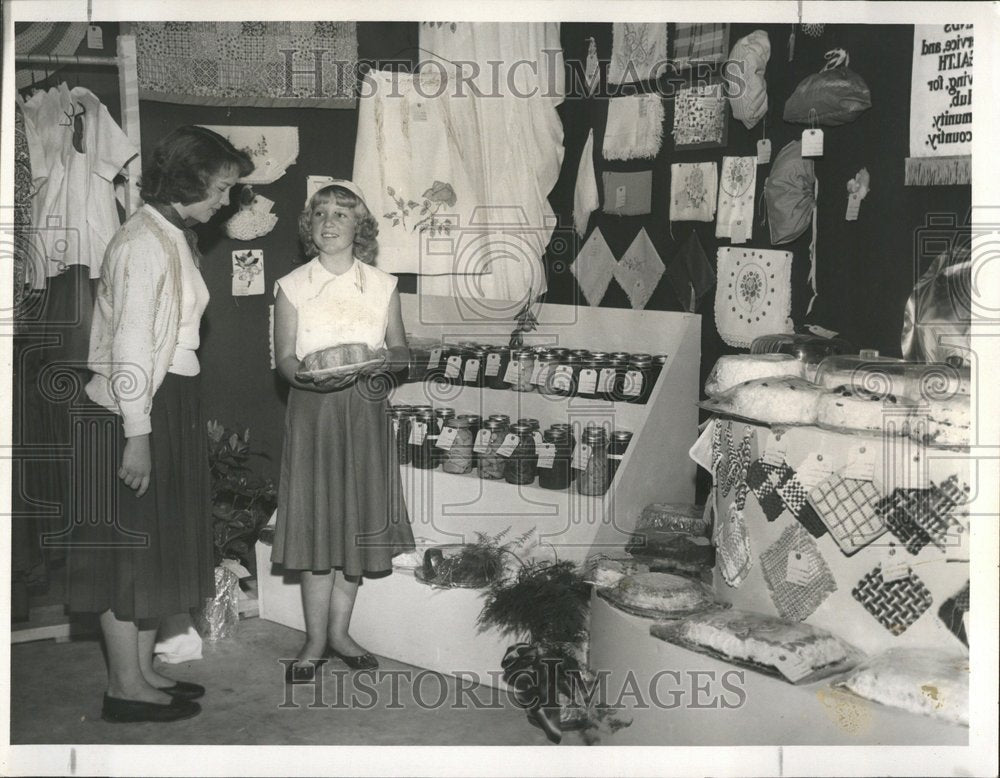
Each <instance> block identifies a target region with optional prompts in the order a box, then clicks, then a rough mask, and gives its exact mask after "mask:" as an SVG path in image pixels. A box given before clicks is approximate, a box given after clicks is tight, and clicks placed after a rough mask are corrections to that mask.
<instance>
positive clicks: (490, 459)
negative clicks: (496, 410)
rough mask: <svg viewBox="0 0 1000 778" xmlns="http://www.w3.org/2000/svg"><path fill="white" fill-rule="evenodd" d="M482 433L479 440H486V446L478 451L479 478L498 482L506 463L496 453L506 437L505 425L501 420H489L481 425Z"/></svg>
mask: <svg viewBox="0 0 1000 778" xmlns="http://www.w3.org/2000/svg"><path fill="white" fill-rule="evenodd" d="M483 430H484V433H487V432H488V433H489V437H488V439H487V436H486V435H485V434H481V435H480V440H483V439H486V441H485V442H486V445H485V446H483V447H481V448H480V450H479V452H478V453H479V477H480V478H486V479H488V480H491V481H498V480H500V479H502V478H503V476H504V467H505V466H506V464H507V463H506V461H505V460H504V458H503V457H502V456H500V455H499V454H498V453H497V451H498V450H499V448H500V446H502V445H503V441H504V438H505V437H507V425H506V424H505V423H504V421H503V420H502V419H494V418H490V419H487V420H486V423H485V424H484V425H483Z"/></svg>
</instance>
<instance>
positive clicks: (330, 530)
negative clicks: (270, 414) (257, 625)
mask: <svg viewBox="0 0 1000 778" xmlns="http://www.w3.org/2000/svg"><path fill="white" fill-rule="evenodd" d="M367 386H368V385H367V384H366V383H365V382H363V381H362V382H358V383H355V384H354V385H352V386H350V387H348V388H345V389H342V390H340V391H335V392H329V393H319V392H308V391H302V390H299V389H294V388H293V389H291V390H290V392H289V395H288V411H287V413H286V415H285V440H284V445H283V448H282V455H281V485H280V488H279V490H278V517H277V522H276V527H275V536H274V545H273V548H272V550H271V560H272V561H273V562H276V563H278V564H281V565H283V566H284V567H286V568H288V569H292V570H314V571H326V570H330V569H339V570H342V571H343V573H344V574H345V575H347V576H353V577H358V576H362V575H364V574H377V573H385V572H388V571H391V570H392V558H393V557H394V556H395V555H397V554H401V553H403V552H405V551H411V550H413V548H414V544H413V531H412V529H411V528H410V521H409V517H408V515H407V511H406V504H405V502H404V499H403V490H402V482H401V480H400V477H399V463H398V460H397V457H396V448H395V446H392V445H389V435H390V430H389V421H388V419H387V417H386V407H387V406H386V400H385V399H384V397H378V396H377V392H373V391H372V390H371V389H366V387H367Z"/></svg>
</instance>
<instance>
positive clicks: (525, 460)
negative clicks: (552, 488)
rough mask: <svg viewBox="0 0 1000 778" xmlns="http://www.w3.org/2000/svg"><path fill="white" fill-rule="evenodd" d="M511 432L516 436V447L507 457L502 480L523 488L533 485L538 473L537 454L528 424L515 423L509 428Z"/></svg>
mask: <svg viewBox="0 0 1000 778" xmlns="http://www.w3.org/2000/svg"><path fill="white" fill-rule="evenodd" d="M511 432H513V433H514V434H515V435H517V447H516V448H515V449H514V452H513V453H512V454H511V455H510V456H509V457H507V462H506V467H505V468H504V479H506V481H507V483H509V484H517V485H519V486H524V485H526V484H530V483H533V482H534V480H535V476H536V475H537V472H538V453H537V452H536V451H535V438H534V436H533V435H532V434H531V433H532V429H531V425H530V424H525V423H521V422H519V423H517V424H515V425H514V426H513V427H511Z"/></svg>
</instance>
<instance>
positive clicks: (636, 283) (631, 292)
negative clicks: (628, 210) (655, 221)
mask: <svg viewBox="0 0 1000 778" xmlns="http://www.w3.org/2000/svg"><path fill="white" fill-rule="evenodd" d="M664 270H666V267H665V266H664V264H663V260H661V259H660V255H659V253H658V252H657V251H656V248H655V247H654V246H653V241H651V240H650V239H649V235H647V234H646V230H645V229H640V230H639V234H638V235H636V236H635V240H633V241H632V245H631V246H629V247H628V251H626V252H625V254H624V255H623V256H622V258H621V260H620V261H619V262H618V264H617V265H616V266H615V268H614V277H615V280H616V281H617V282H618V284H619V285H620V286H621V288H622V289H624V290H625V294H627V295H628V299H629V301H630V302H631V303H632V307H633V308H634V309H635V310H642V309H643V308H645V307H646V303H648V302H649V298H650V297H652V296H653V290H654V289H656V285H657V284H658V283H659V282H660V278H661V277H662V276H663V271H664Z"/></svg>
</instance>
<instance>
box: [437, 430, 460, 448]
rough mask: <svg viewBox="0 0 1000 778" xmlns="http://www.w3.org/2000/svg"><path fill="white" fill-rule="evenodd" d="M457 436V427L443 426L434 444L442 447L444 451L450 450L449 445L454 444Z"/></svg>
mask: <svg viewBox="0 0 1000 778" xmlns="http://www.w3.org/2000/svg"><path fill="white" fill-rule="evenodd" d="M457 436H458V427H445V428H444V429H443V430H441V434H440V435H438V439H437V441H435V443H434V445H435V446H437V447H438V448H442V449H444V450H445V451H451V447H452V446H453V445H455V438H456V437H457Z"/></svg>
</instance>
